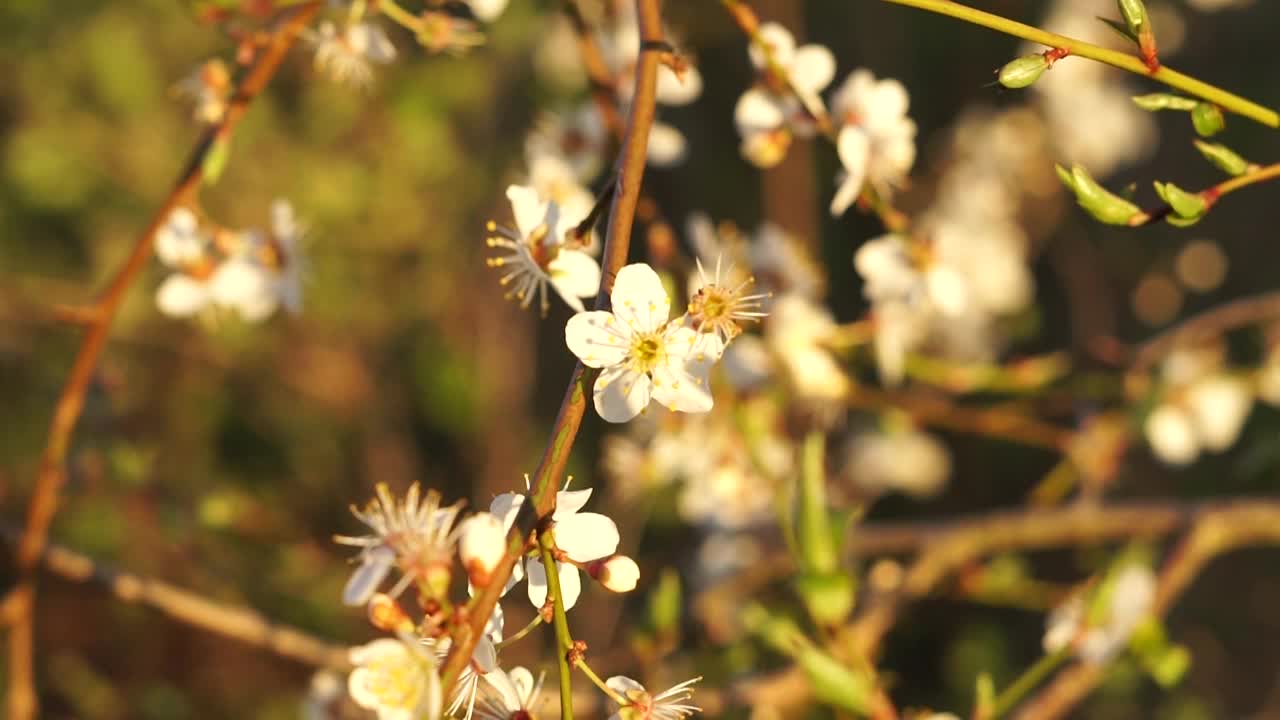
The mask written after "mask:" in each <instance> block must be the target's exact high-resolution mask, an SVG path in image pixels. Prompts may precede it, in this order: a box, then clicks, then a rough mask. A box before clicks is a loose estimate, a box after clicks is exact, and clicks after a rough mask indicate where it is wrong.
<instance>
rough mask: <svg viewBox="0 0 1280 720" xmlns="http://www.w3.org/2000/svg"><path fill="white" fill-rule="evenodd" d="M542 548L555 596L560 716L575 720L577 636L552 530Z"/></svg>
mask: <svg viewBox="0 0 1280 720" xmlns="http://www.w3.org/2000/svg"><path fill="white" fill-rule="evenodd" d="M538 546H539V548H540V549H541V553H542V564H543V566H544V567H546V569H547V591H548V594H549V595H550V596H551V602H552V613H553V615H552V617H553V622H554V624H555V629H556V662H557V664H558V665H559V668H560V717H562V718H565V720H573V668H571V667H570V666H569V652H570V651H572V650H573V636H572V635H570V634H569V617H568V616H567V615H566V614H565V611H564V594H563V593H561V591H560V568H559V566H558V565H557V564H556V554H555V549H556V538H555V532H554V531H552V530H544V531H542V532H541V533H539V534H538Z"/></svg>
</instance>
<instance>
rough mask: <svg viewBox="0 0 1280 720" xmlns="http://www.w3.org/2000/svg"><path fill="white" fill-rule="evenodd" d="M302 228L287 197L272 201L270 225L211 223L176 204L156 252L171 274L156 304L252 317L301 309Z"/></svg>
mask: <svg viewBox="0 0 1280 720" xmlns="http://www.w3.org/2000/svg"><path fill="white" fill-rule="evenodd" d="M301 237H302V228H301V226H299V225H298V221H297V219H296V218H295V217H294V214H293V207H292V206H291V205H290V204H289V203H288V202H287V201H284V200H277V201H276V202H275V203H273V204H272V206H271V227H270V229H269V230H261V229H251V230H229V229H226V228H222V227H211V226H210V223H207V222H202V220H201V218H200V217H198V216H197V215H196V213H195V212H194V211H193V210H191V209H190V208H186V207H180V208H177V209H175V210H174V211H173V212H172V213H171V214H170V215H169V217H168V219H167V220H166V221H165V223H164V225H163V226H162V227H161V228H160V229H159V230H158V231H157V233H156V237H155V252H156V257H157V258H159V259H160V262H162V263H164V265H165V266H166V267H167V268H168V269H169V270H170V274H169V276H168V277H167V278H165V280H164V282H162V283H161V284H160V287H159V288H158V289H157V290H156V305H157V306H158V307H159V308H160V311H161V312H163V313H164V314H166V315H169V316H172V317H182V318H185V317H192V316H194V315H199V314H201V313H203V312H206V311H211V310H217V309H221V310H225V311H232V312H235V313H237V314H238V315H239V316H240V317H241V318H242V319H244V320H245V321H247V322H258V321H261V320H265V319H266V318H268V317H270V316H271V315H272V314H273V313H274V312H275V311H276V309H277V308H279V307H281V306H283V307H284V308H285V309H286V310H288V311H290V312H295V313H296V312H299V311H300V310H301V309H302V280H303V268H304V263H303V260H302V257H301V254H300V247H299V241H300V239H301Z"/></svg>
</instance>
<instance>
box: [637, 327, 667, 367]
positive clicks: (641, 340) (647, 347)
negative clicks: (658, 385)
mask: <svg viewBox="0 0 1280 720" xmlns="http://www.w3.org/2000/svg"><path fill="white" fill-rule="evenodd" d="M666 354H667V352H666V348H665V347H664V346H663V343H662V338H661V337H660V336H659V335H658V334H657V333H641V334H638V335H636V337H635V339H634V340H632V341H631V364H632V367H634V368H635V369H636V370H639V371H640V372H643V373H648V372H652V371H653V369H654V368H655V367H657V366H658V364H659V363H661V362H662V360H663V358H665V357H666Z"/></svg>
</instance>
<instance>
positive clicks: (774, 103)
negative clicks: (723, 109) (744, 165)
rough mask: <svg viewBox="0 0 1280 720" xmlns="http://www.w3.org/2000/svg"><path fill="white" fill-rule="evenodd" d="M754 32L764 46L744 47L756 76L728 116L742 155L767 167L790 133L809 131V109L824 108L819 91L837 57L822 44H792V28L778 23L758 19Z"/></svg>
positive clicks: (827, 82)
mask: <svg viewBox="0 0 1280 720" xmlns="http://www.w3.org/2000/svg"><path fill="white" fill-rule="evenodd" d="M759 37H760V41H761V43H763V45H764V47H761V46H760V45H757V44H755V43H753V44H752V45H751V46H750V47H749V48H748V52H749V53H750V56H751V63H752V64H753V65H754V66H755V68H756V70H757V72H758V73H759V75H760V81H759V82H757V83H756V85H755V86H754V87H752V88H750V89H748V90H747V91H746V92H745V93H743V94H742V96H741V97H740V98H738V103H737V105H736V106H735V107H734V112H733V117H734V124H735V125H736V126H737V128H738V133H739V134H740V135H741V136H742V155H743V157H745V158H746V159H747V160H748V161H750V162H751V163H752V164H754V165H756V166H758V167H772V166H774V165H777V164H778V163H779V162H781V161H782V159H783V158H784V157H786V153H787V149H788V148H789V147H790V146H791V138H792V136H793V135H795V136H799V137H810V136H812V135H813V134H814V131H815V129H816V123H815V121H814V115H815V114H825V113H826V110H825V108H824V106H823V104H822V98H821V96H820V93H821V92H822V91H823V90H824V89H825V88H826V87H827V86H828V85H830V84H831V80H832V79H833V78H835V73H836V62H835V56H833V55H832V54H831V51H830V50H828V49H827V48H826V47H824V46H822V45H818V44H809V45H802V46H800V47H796V42H795V38H794V37H793V36H792V35H791V32H790V31H789V30H787V29H786V28H785V27H783V26H781V25H779V24H778V23H773V22H769V23H764V24H763V25H761V26H760V31H759ZM766 48H767V52H766ZM774 71H777V72H779V73H780V74H781V76H782V77H776V76H775V75H773V73H774Z"/></svg>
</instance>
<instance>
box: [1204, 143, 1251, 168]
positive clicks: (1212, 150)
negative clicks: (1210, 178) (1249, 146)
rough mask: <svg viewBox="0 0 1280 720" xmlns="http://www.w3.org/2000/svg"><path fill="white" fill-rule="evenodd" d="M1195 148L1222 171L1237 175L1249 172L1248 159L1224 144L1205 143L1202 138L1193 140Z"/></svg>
mask: <svg viewBox="0 0 1280 720" xmlns="http://www.w3.org/2000/svg"><path fill="white" fill-rule="evenodd" d="M1195 145H1196V149H1197V150H1199V151H1200V154H1201V155H1204V157H1205V159H1206V160H1208V161H1209V162H1211V163H1213V164H1214V165H1215V166H1216V167H1217V168H1218V169H1219V170H1221V171H1222V172H1224V173H1226V174H1228V175H1231V176H1232V177H1238V176H1240V175H1243V174H1245V173H1246V172H1249V168H1250V166H1251V165H1252V163H1250V162H1249V161H1248V160H1245V159H1244V158H1242V157H1240V156H1239V155H1238V154H1236V152H1235V151H1234V150H1232V149H1231V148H1229V147H1227V146H1226V145H1220V144H1217V143H1207V142H1204V141H1203V140H1196V141H1195Z"/></svg>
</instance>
